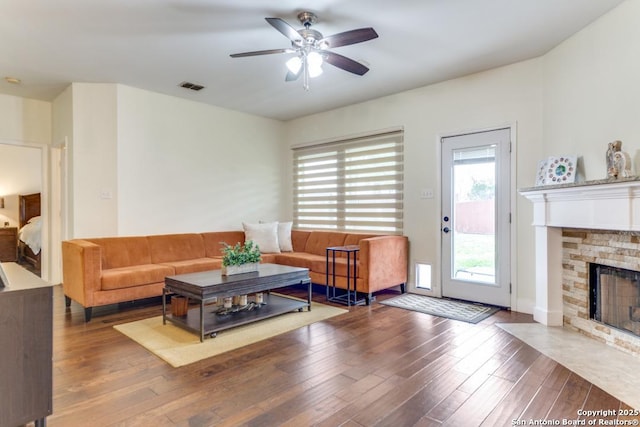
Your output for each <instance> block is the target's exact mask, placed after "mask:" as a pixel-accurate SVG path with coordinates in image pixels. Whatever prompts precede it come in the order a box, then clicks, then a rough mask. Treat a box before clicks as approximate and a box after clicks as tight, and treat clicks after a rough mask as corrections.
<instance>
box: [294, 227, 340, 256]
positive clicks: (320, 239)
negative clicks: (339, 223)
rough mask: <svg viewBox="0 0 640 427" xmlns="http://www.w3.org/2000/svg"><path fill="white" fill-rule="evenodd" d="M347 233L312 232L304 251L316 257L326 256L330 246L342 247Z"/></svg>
mask: <svg viewBox="0 0 640 427" xmlns="http://www.w3.org/2000/svg"><path fill="white" fill-rule="evenodd" d="M346 236H347V234H346V233H341V232H336V231H312V232H311V234H309V238H308V239H307V244H306V245H305V248H304V251H305V252H307V253H310V254H314V255H322V256H325V255H326V253H327V248H328V247H329V246H342V245H344V239H345V238H346Z"/></svg>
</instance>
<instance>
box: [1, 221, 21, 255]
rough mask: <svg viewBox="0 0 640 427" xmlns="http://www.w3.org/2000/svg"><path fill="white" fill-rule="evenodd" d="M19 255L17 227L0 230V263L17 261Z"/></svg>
mask: <svg viewBox="0 0 640 427" xmlns="http://www.w3.org/2000/svg"><path fill="white" fill-rule="evenodd" d="M17 254H18V229H17V228H16V227H2V228H0V261H1V262H7V261H16V259H17V258H18V255H17Z"/></svg>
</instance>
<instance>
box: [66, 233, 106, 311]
mask: <svg viewBox="0 0 640 427" xmlns="http://www.w3.org/2000/svg"><path fill="white" fill-rule="evenodd" d="M62 276H63V277H62V287H63V289H64V294H65V295H66V296H67V297H69V298H71V299H73V300H74V301H77V302H79V303H80V304H82V305H83V306H84V307H92V306H93V304H94V302H93V294H94V292H96V291H99V290H100V289H101V284H100V278H101V276H102V260H101V248H100V246H99V245H96V244H95V243H92V242H88V241H86V240H68V241H64V242H62Z"/></svg>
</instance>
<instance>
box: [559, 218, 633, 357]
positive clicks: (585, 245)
mask: <svg viewBox="0 0 640 427" xmlns="http://www.w3.org/2000/svg"><path fill="white" fill-rule="evenodd" d="M637 270H640V233H637V232H613V231H601V230H587V229H571V228H563V230H562V303H563V318H564V322H563V323H564V325H565V326H566V327H570V328H571V329H575V330H578V331H580V332H582V333H583V334H585V335H587V336H589V337H592V338H594V339H597V340H599V341H602V342H605V343H607V344H609V345H611V346H613V347H617V348H619V349H621V350H623V351H626V352H628V353H631V354H634V355H639V356H640V321H634V320H633V319H637V317H635V310H640V307H638V293H637V292H638V291H637V289H638V287H639V285H638V277H637V276H640V273H638V272H637ZM596 285H598V286H596ZM597 288H601V289H597ZM596 294H598V295H599V297H597V298H596ZM597 302H600V303H601V304H597ZM634 308H635V310H634ZM596 311H599V313H598V314H599V316H596Z"/></svg>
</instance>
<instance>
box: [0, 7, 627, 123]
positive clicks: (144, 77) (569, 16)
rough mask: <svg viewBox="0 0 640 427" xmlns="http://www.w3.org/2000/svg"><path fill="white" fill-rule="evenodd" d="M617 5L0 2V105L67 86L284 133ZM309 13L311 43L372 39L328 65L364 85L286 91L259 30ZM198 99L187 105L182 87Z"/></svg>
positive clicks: (563, 32) (535, 47) (320, 83)
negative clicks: (269, 122)
mask: <svg viewBox="0 0 640 427" xmlns="http://www.w3.org/2000/svg"><path fill="white" fill-rule="evenodd" d="M622 1H623V0H394V1H389V0H342V1H339V0H314V1H307V2H302V1H297V0H279V1H277V2H276V1H266V0H235V1H231V0H226V1H223V0H56V1H51V0H2V2H1V3H0V4H1V5H2V9H1V11H0V70H1V71H0V77H5V76H11V77H16V78H19V79H21V81H22V82H21V83H20V84H19V85H12V84H9V83H7V82H6V81H5V80H1V81H0V93H6V94H10V95H18V96H23V97H28V98H36V99H42V100H48V101H50V100H53V98H55V96H57V95H58V94H59V93H60V92H61V91H62V90H63V89H64V88H66V87H67V86H68V85H69V84H70V83H71V82H97V83H122V84H125V85H129V86H134V87H138V88H142V89H146V90H150V91H155V92H160V93H165V94H169V95H174V96H178V97H182V98H188V99H193V100H196V101H200V102H205V103H208V104H212V105H217V106H220V107H224V108H228V109H232V110H238V111H244V112H247V113H251V114H257V115H261V116H265V117H271V118H276V119H281V120H287V119H291V118H295V117H300V116H304V115H307V114H311V113H315V112H319V111H325V110H330V109H333V108H336V107H340V106H343V105H348V104H353V103H356V102H361V101H365V100H369V99H374V98H378V97H381V96H384V95H389V94H392V93H396V92H400V91H404V90H408V89H412V88H416V87H420V86H425V85H428V84H431V83H435V82H439V81H444V80H448V79H451V78H455V77H460V76H463V75H467V74H471V73H475V72H478V71H482V70H487V69H490V68H494V67H497V66H501V65H506V64H510V63H514V62H518V61H522V60H525V59H528V58H534V57H537V56H540V55H542V54H544V53H546V52H547V51H549V50H550V49H551V48H553V47H554V46H556V45H558V44H559V43H560V42H561V41H563V40H565V39H566V38H567V37H569V36H570V35H571V34H573V33H575V32H577V31H578V30H580V29H581V28H583V27H584V26H586V25H587V24H589V23H590V22H592V21H594V20H595V19H596V18H598V17H599V16H601V15H603V14H604V13H606V12H607V11H608V10H610V9H612V8H613V7H615V6H617V5H618V4H620V3H621V2H622ZM303 10H309V11H312V12H314V13H316V14H317V15H318V17H319V22H318V23H317V24H315V25H314V26H313V28H314V29H316V30H318V31H320V32H321V33H322V34H323V35H324V36H328V35H332V34H335V33H339V32H343V31H347V30H351V29H355V28H361V27H373V28H374V29H375V30H376V31H377V33H378V34H379V38H377V39H374V40H371V41H367V42H364V43H360V44H356V45H352V46H344V47H339V48H336V49H335V52H337V53H340V54H342V55H345V56H347V57H350V58H352V59H355V60H357V61H361V62H363V63H365V64H366V65H368V66H369V67H370V68H371V71H369V73H367V74H366V75H364V76H362V77H360V76H356V75H353V74H351V73H348V72H345V71H342V70H340V69H338V68H335V67H332V66H330V65H328V64H325V67H324V68H325V72H324V73H323V75H322V76H320V77H318V78H317V79H313V80H311V88H310V90H309V91H305V90H304V89H303V87H302V82H301V81H297V82H285V81H284V77H285V74H286V68H285V65H284V63H285V61H286V59H288V55H266V56H256V57H249V58H235V59H232V58H230V57H229V54H231V53H238V52H245V51H252V50H263V49H276V48H287V47H290V42H289V41H288V39H287V38H285V37H284V36H283V35H282V34H281V33H279V32H278V31H276V30H275V29H274V28H273V27H272V26H271V25H269V24H268V23H267V22H266V21H265V20H264V18H265V17H278V18H282V19H284V20H286V21H287V22H288V23H289V24H291V25H292V26H294V27H295V28H296V29H297V28H300V25H299V23H298V21H297V19H296V15H297V13H298V12H300V11H303ZM185 80H186V81H190V82H193V83H198V84H201V85H204V86H206V89H204V90H202V91H200V92H193V91H189V90H187V89H183V88H180V87H178V85H179V84H180V83H181V82H182V81H185Z"/></svg>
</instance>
